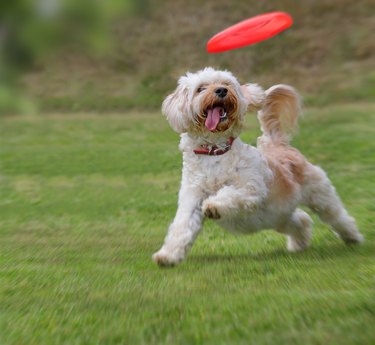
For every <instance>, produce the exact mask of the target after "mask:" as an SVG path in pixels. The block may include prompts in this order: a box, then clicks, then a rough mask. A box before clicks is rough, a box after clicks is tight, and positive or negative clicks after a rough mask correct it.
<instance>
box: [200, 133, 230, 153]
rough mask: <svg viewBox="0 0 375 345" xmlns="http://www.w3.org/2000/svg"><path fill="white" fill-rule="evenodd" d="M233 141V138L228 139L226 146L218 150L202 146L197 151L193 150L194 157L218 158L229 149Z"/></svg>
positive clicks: (214, 147)
mask: <svg viewBox="0 0 375 345" xmlns="http://www.w3.org/2000/svg"><path fill="white" fill-rule="evenodd" d="M234 140H235V138H233V137H230V138H229V139H228V140H227V145H226V146H225V147H223V148H219V147H217V146H216V145H213V146H211V145H207V144H206V145H202V146H201V147H200V148H199V149H197V150H194V153H195V154H196V155H208V156H220V155H223V154H224V153H226V152H228V151H229V150H230V149H231V147H232V144H233V141H234Z"/></svg>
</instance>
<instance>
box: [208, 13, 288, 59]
mask: <svg viewBox="0 0 375 345" xmlns="http://www.w3.org/2000/svg"><path fill="white" fill-rule="evenodd" d="M292 24H293V19H292V17H291V16H290V15H289V14H288V13H285V12H270V13H265V14H261V15H259V16H255V17H252V18H249V19H246V20H244V21H242V22H239V23H237V24H235V25H232V26H230V27H229V28H227V29H225V30H223V31H221V32H219V33H218V34H216V35H215V36H213V37H212V38H211V39H210V40H209V41H208V43H207V51H208V52H209V53H220V52H224V51H227V50H232V49H237V48H241V47H244V46H247V45H250V44H254V43H258V42H260V41H264V40H267V39H269V38H271V37H273V36H275V35H277V34H278V33H280V32H281V31H284V30H285V29H287V28H289V27H290V26H291V25H292Z"/></svg>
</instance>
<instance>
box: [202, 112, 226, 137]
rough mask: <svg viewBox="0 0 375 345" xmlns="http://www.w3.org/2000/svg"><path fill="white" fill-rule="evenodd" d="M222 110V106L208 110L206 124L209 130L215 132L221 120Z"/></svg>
mask: <svg viewBox="0 0 375 345" xmlns="http://www.w3.org/2000/svg"><path fill="white" fill-rule="evenodd" d="M222 111H223V108H222V107H215V108H213V109H209V110H208V111H207V118H206V122H205V123H204V124H205V126H206V127H207V129H208V130H209V131H211V132H213V131H214V130H215V129H216V127H217V125H218V123H219V122H220V115H221V112H222Z"/></svg>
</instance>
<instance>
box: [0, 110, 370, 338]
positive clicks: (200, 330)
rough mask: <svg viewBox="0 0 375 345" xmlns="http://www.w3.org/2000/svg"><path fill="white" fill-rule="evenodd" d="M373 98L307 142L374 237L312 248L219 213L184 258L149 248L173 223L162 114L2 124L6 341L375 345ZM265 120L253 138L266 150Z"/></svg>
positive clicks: (176, 169) (319, 236)
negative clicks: (238, 228)
mask: <svg viewBox="0 0 375 345" xmlns="http://www.w3.org/2000/svg"><path fill="white" fill-rule="evenodd" d="M374 113H375V105H374V104H347V105H340V106H329V107H325V108H313V109H309V110H307V112H306V117H305V118H304V120H303V121H302V123H301V130H300V133H299V135H298V136H296V138H295V139H294V145H295V146H297V147H298V148H299V149H301V150H302V151H303V152H304V153H305V155H306V156H307V157H308V158H309V159H310V160H311V161H312V162H314V163H316V164H319V165H321V166H322V167H323V168H324V169H325V170H326V171H327V172H328V174H329V176H330V177H331V179H332V181H333V182H334V184H335V186H336V188H337V190H338V192H339V194H340V195H341V196H342V199H343V201H344V203H345V204H346V206H347V208H348V209H349V211H350V213H351V214H352V215H353V216H354V217H355V218H356V219H357V222H358V225H359V227H360V229H361V231H362V232H363V234H364V235H365V238H366V242H365V243H364V244H363V245H361V246H356V247H347V246H345V245H344V244H343V243H342V242H341V241H340V240H339V239H338V238H336V237H335V236H334V235H333V233H332V232H330V231H329V230H328V229H327V227H326V226H325V225H323V224H322V223H320V222H319V221H318V220H317V219H316V218H314V220H315V228H314V232H315V236H314V239H313V241H312V246H311V248H310V249H308V250H307V251H305V252H303V253H298V254H290V253H288V252H287V251H286V249H285V238H283V237H282V236H281V235H278V234H276V233H274V232H263V233H260V234H256V235H253V236H247V237H245V236H243V237H236V236H233V235H231V234H228V233H225V232H224V231H223V230H221V229H220V228H219V227H217V226H216V225H215V224H214V223H213V222H211V221H207V222H206V223H205V226H204V230H203V231H202V233H201V235H200V236H199V237H198V239H197V241H196V244H195V246H194V247H193V250H192V252H191V254H190V255H189V257H188V259H187V261H185V262H184V263H182V264H181V265H180V266H178V267H175V268H172V269H160V268H159V267H157V266H156V265H155V264H154V263H153V262H152V261H151V255H152V253H153V252H154V251H156V250H157V249H159V247H160V245H161V244H162V241H163V238H164V235H165V231H166V228H167V226H168V224H169V222H170V221H171V220H172V218H173V216H174V212H175V209H176V200H177V192H178V188H179V179H180V173H181V157H180V153H179V151H178V149H177V145H178V136H177V135H176V134H175V133H173V132H172V130H171V129H170V128H169V126H168V124H167V122H166V121H165V120H164V119H163V118H162V116H161V115H160V114H159V113H149V114H137V113H133V114H126V115H125V114H124V115H121V114H112V115H101V116H98V115H86V114H66V115H53V114H51V115H48V116H47V115H44V116H42V115H41V116H35V117H3V118H1V119H0V130H1V133H0V150H1V156H0V159H1V161H0V164H1V166H0V188H1V189H0V192H1V197H0V213H1V218H0V227H1V228H0V268H1V276H0V281H1V284H0V310H1V313H0V343H1V344H2V345H8V344H17V345H18V344H28V345H29V344H38V345H39V344H69V345H73V344H105V345H107V344H257V345H259V344H284V343H288V344H340V345H342V344H374V343H375V327H374V325H375V260H374V259H375V232H374V228H375V215H374V213H375V117H374ZM258 133H259V130H258V126H257V123H256V121H255V118H254V116H252V115H249V116H248V124H247V129H246V131H245V133H244V134H243V136H242V138H243V139H244V140H246V141H248V142H251V143H254V142H255V138H256V136H257V134H258Z"/></svg>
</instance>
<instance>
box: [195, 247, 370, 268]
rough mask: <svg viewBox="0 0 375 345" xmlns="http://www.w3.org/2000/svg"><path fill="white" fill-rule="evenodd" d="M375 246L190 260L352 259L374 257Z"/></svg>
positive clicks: (199, 261)
mask: <svg viewBox="0 0 375 345" xmlns="http://www.w3.org/2000/svg"><path fill="white" fill-rule="evenodd" d="M374 253H375V248H374V245H373V244H372V243H364V244H360V245H345V244H343V243H337V244H334V245H316V246H312V247H310V248H309V249H307V250H305V251H303V252H296V253H291V252H288V251H287V250H286V249H285V248H277V249H274V250H271V251H262V252H259V253H241V254H235V253H233V254H222V255H220V254H208V255H201V254H198V255H192V256H190V257H189V258H188V260H189V261H192V262H196V263H204V264H210V263H214V264H215V263H218V262H235V263H241V262H247V261H249V260H252V261H258V262H261V261H296V262H297V261H307V260H308V261H312V262H317V261H326V260H334V259H349V260H350V259H351V258H354V257H355V258H358V257H361V258H373V257H374Z"/></svg>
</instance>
